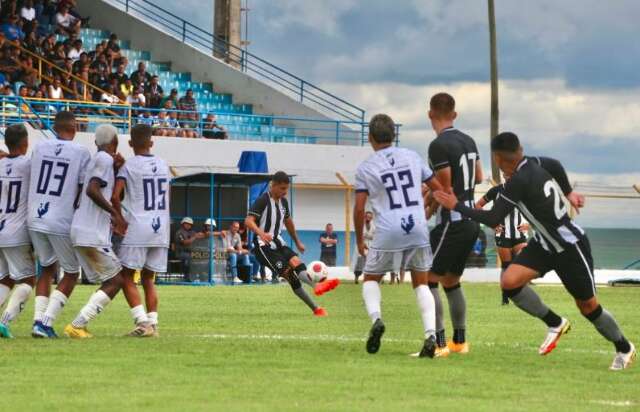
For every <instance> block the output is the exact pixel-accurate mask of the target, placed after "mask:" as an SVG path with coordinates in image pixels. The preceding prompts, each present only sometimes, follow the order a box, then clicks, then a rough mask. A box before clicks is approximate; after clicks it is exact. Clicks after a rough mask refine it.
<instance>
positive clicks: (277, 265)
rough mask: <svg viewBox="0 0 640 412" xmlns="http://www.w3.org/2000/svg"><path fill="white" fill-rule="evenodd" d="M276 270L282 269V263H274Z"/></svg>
mask: <svg viewBox="0 0 640 412" xmlns="http://www.w3.org/2000/svg"><path fill="white" fill-rule="evenodd" d="M276 269H282V262H281V261H277V262H276Z"/></svg>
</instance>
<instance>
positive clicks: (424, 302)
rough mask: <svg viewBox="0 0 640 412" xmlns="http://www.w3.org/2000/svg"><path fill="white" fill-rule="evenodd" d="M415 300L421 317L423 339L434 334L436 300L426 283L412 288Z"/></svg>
mask: <svg viewBox="0 0 640 412" xmlns="http://www.w3.org/2000/svg"><path fill="white" fill-rule="evenodd" d="M414 291H415V292H416V301H418V308H419V309H420V316H421V317H422V326H423V328H424V337H425V339H426V338H428V337H429V336H434V335H435V334H436V302H435V300H434V299H433V295H432V294H431V291H430V290H429V286H427V285H418V287H417V288H415V289H414Z"/></svg>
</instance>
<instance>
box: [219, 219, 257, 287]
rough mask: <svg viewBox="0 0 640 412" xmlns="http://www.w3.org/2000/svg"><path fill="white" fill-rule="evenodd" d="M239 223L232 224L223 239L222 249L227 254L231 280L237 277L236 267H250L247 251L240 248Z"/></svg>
mask: <svg viewBox="0 0 640 412" xmlns="http://www.w3.org/2000/svg"><path fill="white" fill-rule="evenodd" d="M239 231H240V223H238V222H232V223H231V226H229V231H228V232H227V233H226V235H225V237H224V249H225V251H226V252H227V262H228V263H229V266H230V268H231V275H232V276H233V278H234V279H235V278H237V277H238V266H247V267H250V266H251V263H249V251H248V250H247V249H244V248H243V247H242V239H241V238H240V233H238V232H239Z"/></svg>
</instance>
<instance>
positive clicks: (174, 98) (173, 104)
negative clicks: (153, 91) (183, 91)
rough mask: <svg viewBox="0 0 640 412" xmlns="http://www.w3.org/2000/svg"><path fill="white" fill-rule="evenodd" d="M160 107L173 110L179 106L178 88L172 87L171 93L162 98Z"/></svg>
mask: <svg viewBox="0 0 640 412" xmlns="http://www.w3.org/2000/svg"><path fill="white" fill-rule="evenodd" d="M160 107H162V108H164V109H167V110H173V109H177V108H178V89H171V93H170V94H169V95H168V96H165V97H164V98H163V99H162V100H160Z"/></svg>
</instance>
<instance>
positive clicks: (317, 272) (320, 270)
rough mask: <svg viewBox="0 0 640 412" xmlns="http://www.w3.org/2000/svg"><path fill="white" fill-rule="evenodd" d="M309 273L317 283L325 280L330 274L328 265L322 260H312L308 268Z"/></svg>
mask: <svg viewBox="0 0 640 412" xmlns="http://www.w3.org/2000/svg"><path fill="white" fill-rule="evenodd" d="M307 273H308V274H309V276H311V279H312V280H313V282H315V283H320V282H324V281H325V280H327V276H329V270H328V269H327V265H325V264H324V263H322V262H320V261H315V262H311V263H310V264H309V267H308V268H307Z"/></svg>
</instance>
